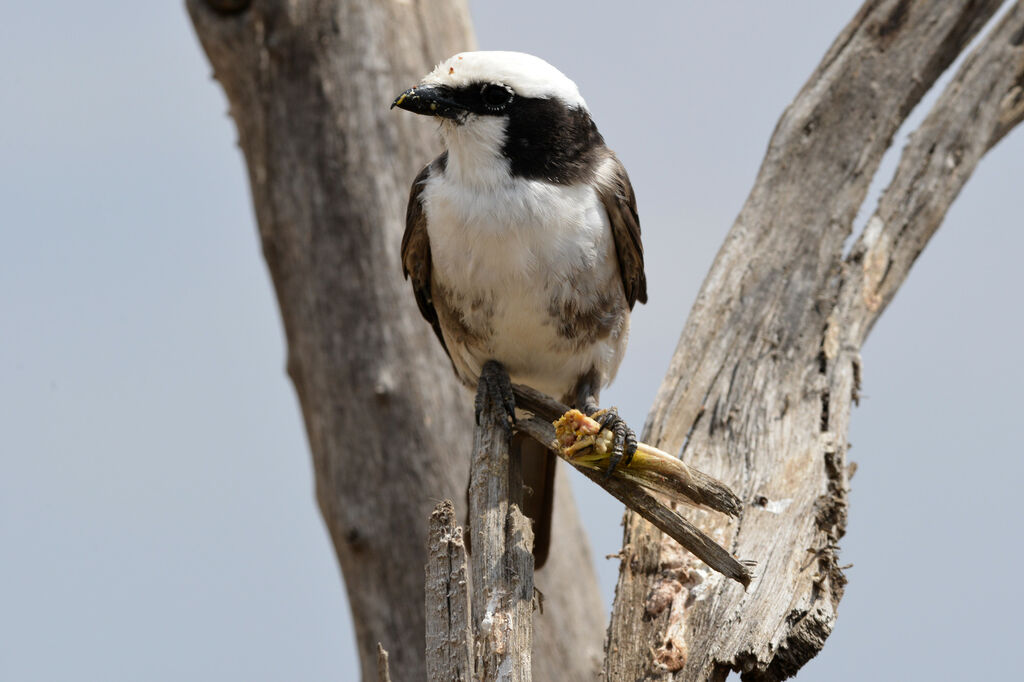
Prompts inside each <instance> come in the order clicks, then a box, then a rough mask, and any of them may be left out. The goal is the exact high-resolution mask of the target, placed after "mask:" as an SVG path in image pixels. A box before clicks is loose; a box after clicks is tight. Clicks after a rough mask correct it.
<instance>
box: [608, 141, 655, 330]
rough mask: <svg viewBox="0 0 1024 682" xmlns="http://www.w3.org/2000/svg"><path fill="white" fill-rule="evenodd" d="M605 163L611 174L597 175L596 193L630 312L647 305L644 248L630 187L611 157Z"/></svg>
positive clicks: (619, 163) (633, 196) (627, 177)
mask: <svg viewBox="0 0 1024 682" xmlns="http://www.w3.org/2000/svg"><path fill="white" fill-rule="evenodd" d="M606 163H608V164H609V165H610V171H611V172H607V171H606V172H603V173H601V174H600V176H599V178H598V182H597V192H598V196H599V197H600V198H601V203H602V204H604V208H605V211H607V212H608V219H609V220H610V222H611V227H612V238H613V239H614V240H615V254H616V255H617V256H618V258H619V271H620V272H621V274H622V287H623V289H624V290H625V292H626V299H627V300H628V301H629V308H630V310H632V309H633V306H634V305H636V302H637V301H640V302H641V303H647V277H646V275H644V247H643V244H642V243H641V242H640V218H639V217H638V216H637V212H636V196H635V195H634V194H633V185H632V184H630V182H629V176H628V175H627V174H626V169H625V168H623V166H622V162H621V161H619V159H618V157H617V156H615V154H612V155H611V157H610V159H609V161H608V162H606Z"/></svg>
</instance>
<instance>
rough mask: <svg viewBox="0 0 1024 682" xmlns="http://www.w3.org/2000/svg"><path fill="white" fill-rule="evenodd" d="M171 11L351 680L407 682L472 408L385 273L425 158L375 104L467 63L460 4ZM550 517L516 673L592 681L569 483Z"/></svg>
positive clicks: (394, 270) (585, 552)
mask: <svg viewBox="0 0 1024 682" xmlns="http://www.w3.org/2000/svg"><path fill="white" fill-rule="evenodd" d="M187 5H188V10H189V13H190V15H191V17H192V21H193V24H194V25H195V28H196V33H197V34H198V36H199V39H200V41H201V43H202V46H203V49H204V50H205V51H206V54H207V56H208V58H209V60H210V63H211V64H212V66H213V72H214V76H215V77H216V78H217V80H218V81H219V82H220V84H221V85H222V86H223V88H224V91H225V93H226V94H227V98H228V102H229V105H230V111H231V115H232V117H233V119H234V121H235V124H236V126H237V128H238V140H239V145H240V147H241V148H242V152H243V153H244V154H245V159H246V162H247V165H248V169H249V181H250V186H251V189H252V198H253V204H254V206H255V210H256V218H257V221H258V222H259V230H260V237H261V240H262V244H263V253H264V256H265V257H266V260H267V264H268V266H269V268H270V273H271V276H272V277H273V281H274V286H275V289H276V292H277V298H278V303H279V305H280V308H281V316H282V319H283V321H284V326H285V332H286V334H287V337H288V373H289V375H290V376H291V378H292V381H293V382H294V385H295V389H296V392H297V394H298V397H299V400H300V402H301V404H302V413H303V416H304V419H305V424H306V431H307V434H308V436H309V442H310V448H311V450H312V452H313V462H314V470H315V474H316V489H317V500H318V502H319V505H320V510H321V512H322V514H323V517H324V520H325V522H326V525H327V528H328V530H329V532H330V534H331V538H332V540H333V542H334V546H335V550H336V552H337V555H338V560H339V563H340V564H341V569H342V572H343V574H344V577H345V584H346V587H347V590H348V596H349V602H350V604H351V607H352V613H353V621H354V623H355V630H356V637H357V640H358V649H359V653H360V659H361V664H362V674H363V679H364V680H367V681H369V680H374V679H376V671H377V644H378V642H380V643H382V644H383V646H384V648H385V649H386V650H387V651H388V653H389V666H390V672H391V675H392V677H393V678H394V679H395V680H415V679H422V678H423V677H424V675H425V660H424V633H425V627H424V616H423V608H422V604H423V598H424V586H423V566H424V564H425V563H426V559H427V554H426V537H427V519H428V518H429V516H430V512H431V509H432V508H433V507H434V505H435V504H436V503H437V502H438V501H439V500H441V499H444V498H450V499H455V500H462V499H464V493H465V489H466V480H467V477H468V470H469V458H470V446H471V443H472V436H471V429H470V425H471V422H472V407H471V406H470V405H471V396H469V395H468V393H466V392H465V391H464V389H462V388H461V387H460V386H458V385H457V383H456V381H455V379H454V376H453V373H452V371H451V366H450V364H449V362H448V360H447V358H445V356H444V352H443V351H442V350H441V348H440V347H439V345H438V344H437V342H436V340H435V339H434V338H433V337H432V334H431V332H430V328H429V326H428V325H426V324H424V323H423V320H422V319H420V316H419V313H418V311H417V310H416V306H415V303H414V302H413V298H412V296H411V295H410V292H409V291H408V285H407V284H406V283H405V282H404V281H402V277H401V265H400V260H399V255H398V251H399V245H400V243H401V238H402V230H403V228H404V218H405V201H406V198H407V196H408V192H409V185H410V183H411V181H412V178H413V177H415V175H416V173H417V172H418V171H419V169H420V168H421V167H422V166H423V164H424V163H426V162H427V161H428V160H429V159H431V158H433V157H434V156H436V155H437V153H438V151H439V150H438V148H437V147H438V146H439V145H438V143H437V141H436V139H435V137H434V134H433V130H432V128H431V127H430V125H429V123H428V122H425V121H418V120H415V119H416V117H411V116H390V115H389V112H388V105H389V104H390V102H391V100H392V99H393V98H394V97H395V95H396V94H398V93H399V92H401V91H402V90H404V89H405V88H407V87H409V86H410V85H411V84H413V83H416V82H417V81H418V80H419V79H420V78H421V77H422V76H423V74H424V73H426V72H427V71H428V70H429V69H430V68H431V67H432V66H433V65H434V64H435V63H436V62H437V61H438V60H440V59H442V58H444V57H447V56H449V55H451V54H454V53H455V52H458V51H460V50H465V49H470V48H471V47H472V45H473V36H472V32H471V29H470V26H469V20H468V12H467V10H466V7H465V4H464V2H462V1H461V0H435V1H433V2H430V3H429V4H428V3H415V2H376V1H374V0H293V1H291V2H276V1H273V0H188V2H187ZM555 507H556V509H555V524H556V525H555V528H554V529H553V531H552V532H553V533H554V537H553V540H552V541H553V542H554V543H555V546H557V547H558V548H559V551H558V552H556V553H555V554H554V556H552V558H551V561H549V562H548V564H547V566H546V567H545V569H544V570H543V571H541V572H540V573H538V575H537V586H538V588H539V589H540V590H541V591H542V592H544V594H545V595H547V601H546V604H545V607H546V608H545V615H544V617H543V618H541V619H538V622H537V625H536V637H537V646H536V647H535V650H534V653H533V663H534V666H535V667H534V673H535V676H536V677H537V679H570V680H585V679H592V678H593V675H594V671H595V670H597V669H598V668H599V667H600V651H601V649H600V647H601V631H600V630H601V628H600V627H594V624H595V623H600V622H602V620H603V617H604V616H603V614H602V612H601V606H600V597H599V593H598V590H597V581H596V578H595V576H594V571H593V567H592V559H591V557H590V552H589V549H588V547H587V544H586V541H585V535H584V533H583V530H582V528H581V527H580V524H579V521H578V518H577V515H576V512H575V508H574V505H573V503H572V497H571V494H570V492H569V486H568V484H567V481H564V480H563V481H561V482H560V484H559V485H558V493H557V496H556V501H555Z"/></svg>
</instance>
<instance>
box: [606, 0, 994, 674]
mask: <svg viewBox="0 0 1024 682" xmlns="http://www.w3.org/2000/svg"><path fill="white" fill-rule="evenodd" d="M999 4H1000V3H999V2H994V1H993V2H984V1H980V2H970V3H947V2H939V1H924V0H890V1H886V0H882V1H876V2H868V3H865V5H864V7H863V8H862V9H861V10H860V12H858V14H857V15H856V16H855V17H854V18H853V20H852V21H851V22H850V24H849V25H848V26H847V27H846V28H845V29H844V30H843V32H842V33H841V34H840V36H839V37H838V38H837V39H836V41H835V42H834V43H833V45H832V47H831V48H830V49H829V50H828V53H827V54H826V55H825V57H824V59H823V60H822V62H821V64H820V65H819V66H818V68H817V69H816V70H815V72H814V73H813V74H812V76H811V78H810V79H809V80H808V82H807V84H806V85H805V86H804V87H803V89H802V90H801V91H800V93H799V94H798V95H797V97H796V99H795V100H794V102H793V103H792V104H791V105H790V106H789V107H788V108H787V110H786V111H785V112H784V114H783V116H782V118H781V120H780V121H779V123H778V125H777V127H776V129H775V131H774V133H773V136H772V139H771V142H770V144H769V148H768V152H767V155H766V158H765V160H764V163H763V165H762V167H761V170H760V172H759V174H758V177H757V180H756V182H755V185H754V188H753V190H752V191H751V193H750V195H749V197H748V199H747V202H746V204H745V205H744V207H743V209H742V210H741V212H740V214H739V217H738V218H737V220H736V223H735V224H734V226H733V228H732V230H731V231H730V233H729V235H728V236H727V238H726V241H725V244H724V245H723V247H722V249H721V250H720V251H719V254H718V256H717V257H716V260H715V262H714V264H713V265H712V268H711V271H710V272H709V274H708V276H707V279H706V280H705V282H704V285H703V287H702V289H701V292H700V294H699V296H698V299H697V302H696V304H695V306H694V308H693V310H692V311H691V314H690V317H689V319H688V321H687V324H686V326H685V328H684V331H683V334H682V337H681V338H680V342H679V345H678V347H677V350H676V353H675V355H674V357H673V360H672V364H671V368H670V371H669V373H668V376H667V377H666V379H665V381H664V383H663V384H662V387H661V390H660V391H659V394H658V397H657V399H656V401H655V404H654V407H653V409H652V411H651V414H650V417H649V419H648V423H647V425H646V427H645V430H644V435H643V436H642V439H643V440H645V441H647V442H650V443H652V444H654V445H656V446H657V447H660V448H661V449H663V450H666V451H668V452H677V453H680V454H681V456H682V457H683V459H684V460H685V461H687V463H689V464H691V465H693V466H694V467H696V468H699V469H701V470H703V471H706V472H707V473H709V474H710V475H712V476H715V477H716V478H719V479H720V480H722V481H724V482H725V483H726V484H728V485H730V486H731V487H732V488H733V489H734V490H735V491H736V492H737V493H738V494H739V495H740V496H741V497H742V498H744V500H746V502H747V506H746V509H745V511H744V513H743V514H742V515H741V516H740V517H739V519H737V520H735V521H729V520H728V519H726V518H725V517H722V516H720V515H713V514H708V513H703V512H698V513H697V517H698V518H697V522H698V525H699V526H700V527H701V528H702V529H703V530H704V531H705V532H706V533H708V534H709V535H710V536H711V537H712V538H714V539H715V540H716V541H717V542H719V543H720V544H724V545H725V546H726V547H729V548H730V549H731V551H732V552H733V553H735V554H737V555H739V556H743V557H744V558H750V559H753V560H756V561H757V562H758V567H757V575H756V577H755V579H754V581H753V583H752V584H751V588H750V590H749V591H748V592H746V593H744V592H743V591H742V589H741V588H739V587H738V586H736V585H735V584H733V583H730V582H728V581H725V580H722V579H721V578H720V577H719V576H717V574H714V573H710V572H707V571H706V569H704V568H703V567H702V566H700V565H699V564H697V563H696V562H695V561H694V560H693V558H692V557H690V556H688V555H684V554H682V553H680V552H679V551H678V550H677V548H676V546H675V544H674V543H668V542H666V541H665V539H664V538H663V536H662V535H661V533H660V532H658V531H657V530H655V529H653V528H652V527H651V526H650V525H649V524H648V523H646V522H645V521H642V520H641V519H639V518H637V517H636V516H635V515H633V514H629V515H627V518H626V528H625V533H624V543H623V551H622V554H623V560H622V565H621V569H620V576H619V582H618V587H617V593H616V600H615V605H614V609H613V614H612V621H611V625H610V629H609V652H608V658H607V661H606V669H605V672H606V675H607V678H608V679H611V680H620V679H626V680H635V679H649V678H658V679H660V678H663V677H664V678H670V677H671V678H673V679H677V680H708V679H711V680H721V679H724V678H725V677H726V675H727V674H728V671H729V670H730V669H733V670H738V671H741V672H742V673H743V679H745V680H777V679H784V678H786V677H788V676H790V675H792V674H794V673H795V672H796V671H797V670H798V669H799V668H800V667H801V666H802V665H803V664H804V663H805V662H806V661H807V660H808V659H809V658H811V657H813V656H814V655H815V654H816V653H817V652H818V651H819V650H820V649H821V647H822V646H823V645H824V641H825V638H826V637H827V636H828V634H829V633H830V632H831V629H832V626H833V624H834V622H835V618H836V607H837V605H838V602H839V599H840V598H841V596H842V592H843V587H844V585H845V577H844V576H843V574H842V571H841V570H840V569H839V565H838V561H837V549H838V546H837V543H838V540H839V538H840V537H842V535H843V532H844V530H845V524H846V512H847V509H846V505H847V499H846V493H847V485H848V480H847V470H846V462H845V453H846V449H847V435H848V431H849V414H850V409H851V405H852V403H853V401H854V400H855V398H856V391H857V388H858V385H859V380H860V358H859V350H860V343H861V342H862V341H863V333H866V331H867V329H868V328H869V326H868V324H869V321H868V320H864V322H863V323H862V324H861V325H860V329H861V331H862V332H863V333H861V334H859V335H858V334H852V332H851V329H850V325H851V321H850V320H849V319H848V317H849V315H850V314H851V310H850V308H849V306H847V307H845V308H844V307H843V305H842V304H841V303H840V302H841V301H842V300H844V292H846V291H848V290H849V291H853V289H850V287H851V285H850V284H847V281H848V280H850V276H851V272H853V271H854V270H856V269H857V268H860V267H861V265H860V264H859V263H852V262H846V261H844V258H843V245H844V242H845V240H846V239H847V237H848V236H849V235H850V233H851V231H852V224H853V220H854V217H855V216H856V213H857V210H858V208H859V207H860V205H861V203H862V202H863V200H864V196H865V194H866V192H867V189H868V186H869V183H870V181H871V178H872V177H873V175H874V174H875V172H876V170H877V168H878V165H879V162H880V161H881V157H882V154H883V153H884V151H885V150H886V148H887V147H888V146H889V144H890V142H891V139H892V136H893V135H894V133H895V132H896V130H897V129H898V128H899V126H900V124H901V123H902V122H903V120H904V119H905V117H906V116H907V114H908V113H909V111H910V110H911V109H912V108H913V106H914V105H915V104H916V103H917V102H918V101H919V99H920V98H921V96H922V95H923V94H924V92H926V91H927V90H928V88H929V87H931V85H932V84H933V83H934V82H935V79H936V78H937V77H938V76H939V75H940V74H941V73H942V71H943V70H944V69H945V68H947V67H948V65H949V64H951V63H952V61H953V60H954V59H955V58H956V56H957V55H958V54H959V53H960V52H961V50H963V49H964V47H965V45H966V44H967V43H968V42H969V41H970V39H971V38H972V37H973V36H974V35H976V34H977V32H978V31H979V30H980V29H981V27H982V26H983V25H984V23H985V22H986V21H987V20H988V19H989V18H990V17H991V16H992V14H993V13H994V12H995V10H996V9H997V8H998V6H999ZM1004 42H1007V41H1004ZM965 68H966V65H965ZM996 80H997V81H998V82H993V83H989V84H988V85H987V86H983V87H989V88H991V94H992V97H993V98H994V101H995V102H996V103H997V104H998V102H999V98H998V96H997V95H1002V94H1004V93H1005V92H1007V90H1006V87H1007V83H1006V81H1005V79H1004V78H996ZM972 96H973V97H975V98H977V97H978V96H981V95H979V93H977V92H975V93H974V95H972ZM982 97H983V98H986V97H987V96H982ZM997 108H998V107H997ZM1009 108H1012V107H1009ZM1009 108H1008V107H1003V108H1002V109H1000V110H1007V109H1009ZM992 134H994V133H993V131H992V130H988V131H982V132H981V133H980V136H981V140H982V141H983V142H987V141H988V140H990V139H991V136H992ZM983 150H984V145H982V153H983ZM965 158H966V157H965ZM958 163H962V162H958ZM940 166H941V164H940ZM967 173H968V174H969V171H967ZM920 182H921V178H915V181H914V183H912V184H916V183H920ZM944 182H945V181H944ZM953 184H955V181H954V182H953ZM933 189H936V190H938V191H939V193H940V194H941V195H943V196H944V197H945V198H943V199H938V200H937V202H938V203H939V204H944V205H948V202H949V201H951V200H952V196H955V191H952V192H951V191H950V190H951V185H944V186H943V187H941V188H933ZM893 191H894V192H895V193H897V194H896V195H894V196H900V197H906V196H907V195H908V189H906V188H904V189H894V190H893ZM928 191H929V190H925V193H928ZM943 212H944V210H943ZM937 215H938V219H941V212H940V213H938V214H937ZM920 217H921V216H920V214H914V215H908V218H909V220H910V221H911V222H914V221H916V220H919V219H920ZM896 222H897V223H898V222H899V221H896ZM889 224H890V220H889V219H884V220H883V225H889ZM935 224H936V225H937V222H936V223H935ZM892 229H894V230H897V231H898V230H899V229H900V228H899V227H898V226H897V225H896V224H893V226H892ZM908 236H909V235H908ZM925 239H926V237H925ZM917 247H923V242H918V243H917ZM909 250H910V251H911V252H913V251H914V248H913V247H912V248H910V249H909ZM918 251H919V248H918ZM914 255H915V256H916V253H914ZM910 260H912V259H910ZM894 262H895V261H894ZM886 263H887V264H888V263H889V260H887V261H886ZM899 267H900V266H897V269H899ZM906 267H909V263H908V264H907V266H906ZM861 269H863V268H861ZM904 274H905V273H904ZM896 286H898V283H896ZM862 290H863V288H861V289H860V290H858V291H862ZM862 298H863V297H862ZM881 299H882V300H885V294H884V293H883V294H881ZM879 305H880V304H879ZM879 310H880V308H879Z"/></svg>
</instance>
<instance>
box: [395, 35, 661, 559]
mask: <svg viewBox="0 0 1024 682" xmlns="http://www.w3.org/2000/svg"><path fill="white" fill-rule="evenodd" d="M391 106H392V108H395V107H398V108H399V109H403V110H406V111H409V112H413V113H415V114H421V115H424V116H430V117H432V118H434V119H436V121H437V122H438V123H439V132H440V138H441V141H442V143H443V145H444V151H443V152H442V153H441V154H440V156H438V157H437V158H435V159H434V160H433V161H431V162H430V163H428V164H427V165H426V166H425V167H424V168H423V170H422V171H421V172H420V173H419V174H418V175H417V176H416V178H415V180H414V181H413V183H412V188H411V191H410V196H409V203H408V207H407V211H406V227H405V233H404V235H403V237H402V245H401V259H402V271H403V274H404V276H405V277H406V278H407V279H409V280H410V281H411V284H412V289H413V293H414V295H415V298H416V302H417V304H418V306H419V310H420V312H421V313H422V315H423V317H424V318H426V320H427V321H428V322H429V323H430V324H431V325H432V326H433V330H434V333H435V334H436V335H437V339H438V340H439V341H440V343H441V346H442V347H443V348H444V350H445V351H446V353H447V354H448V357H449V359H450V360H451V363H452V366H453V368H454V370H455V374H456V375H457V377H458V379H459V380H460V381H461V382H462V383H463V384H465V385H466V386H467V387H470V388H472V387H475V386H477V385H478V383H479V382H480V380H481V377H483V378H484V381H485V382H487V383H488V384H489V385H492V386H495V385H496V386H498V387H499V388H498V389H497V390H499V391H500V392H503V393H507V394H509V395H510V394H511V387H510V385H509V381H511V382H515V383H521V384H526V385H528V386H530V387H532V388H534V389H536V390H539V391H542V392H543V393H546V394H548V395H550V396H552V397H555V398H561V400H562V402H564V403H566V404H569V405H573V406H575V407H577V408H578V409H580V410H581V411H583V412H585V413H586V414H588V415H594V414H596V413H598V411H599V402H598V399H599V394H600V391H601V389H602V388H604V387H605V386H606V385H607V384H608V383H610V382H611V380H612V379H613V378H614V377H615V374H616V372H617V370H618V368H619V365H620V363H621V362H622V358H623V355H624V354H625V350H626V343H627V340H628V336H629V319H630V313H631V311H632V310H633V308H634V306H635V304H636V303H637V302H640V303H646V302H647V280H646V276H645V273H644V258H643V246H642V243H641V240H640V222H639V217H638V214H637V207H636V199H635V195H634V192H633V187H632V185H631V184H630V180H629V176H628V175H627V174H626V170H625V168H624V167H623V165H622V163H621V162H620V161H619V159H618V157H617V156H616V155H615V153H614V152H612V151H611V150H610V149H609V148H608V146H607V145H606V144H605V141H604V138H603V137H602V136H601V134H600V133H599V132H598V129H597V126H596V124H595V123H594V120H593V117H592V116H591V113H590V109H589V108H588V107H587V104H586V102H585V101H584V99H583V97H582V96H581V95H580V92H579V88H578V87H577V86H576V84H575V83H574V82H573V81H572V80H570V79H569V78H568V77H567V76H565V75H564V74H563V73H562V72H561V71H559V70H558V69H556V68H555V67H554V66H552V65H551V64H549V63H548V62H546V61H544V60H543V59H541V58H539V57H536V56H533V55H529V54H524V53H521V52H499V51H480V52H462V53H459V54H456V55H454V56H452V57H450V58H448V59H446V60H444V61H442V62H441V63H440V64H438V65H437V66H436V67H435V68H434V69H433V70H432V71H431V72H430V73H428V74H427V75H426V76H424V77H423V79H422V80H421V81H420V82H419V83H418V84H417V85H415V86H413V87H411V88H409V89H407V90H405V91H404V92H402V93H401V94H400V95H398V97H396V98H395V100H394V102H393V103H392V105H391ZM506 402H507V401H506ZM601 415H602V416H601V422H602V424H603V426H604V427H605V428H609V429H611V430H612V431H613V432H614V434H615V439H614V452H613V456H612V465H611V468H610V469H609V474H610V473H611V470H612V469H614V467H615V466H616V465H617V464H618V463H619V462H620V461H621V460H623V459H624V460H625V462H627V463H628V461H629V458H630V457H631V456H632V453H633V451H635V449H636V437H635V434H634V433H633V432H632V430H631V429H629V427H628V426H627V425H626V424H625V422H623V421H622V420H621V419H620V418H619V417H618V415H617V413H615V411H614V410H609V411H606V412H603V413H601ZM509 417H510V419H513V420H514V418H515V417H514V413H513V414H510V415H509ZM517 435H518V434H517ZM513 450H514V451H515V450H518V452H519V455H520V456H521V458H522V472H523V481H524V501H523V511H524V513H525V514H526V516H527V517H529V518H530V519H531V520H532V522H533V525H534V535H535V544H534V559H535V565H536V567H537V568H540V567H541V566H542V565H543V563H544V561H545V560H546V558H547V556H548V552H549V545H550V532H551V513H552V501H553V499H554V497H553V495H554V475H555V463H556V461H557V460H556V458H555V457H554V456H553V455H549V453H548V452H547V451H546V450H545V449H544V448H543V446H540V445H539V444H538V443H536V442H535V441H531V440H528V439H526V438H525V437H522V438H519V439H518V441H517V440H515V439H514V440H513Z"/></svg>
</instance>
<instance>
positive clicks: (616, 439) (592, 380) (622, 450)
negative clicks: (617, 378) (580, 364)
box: [576, 370, 636, 480]
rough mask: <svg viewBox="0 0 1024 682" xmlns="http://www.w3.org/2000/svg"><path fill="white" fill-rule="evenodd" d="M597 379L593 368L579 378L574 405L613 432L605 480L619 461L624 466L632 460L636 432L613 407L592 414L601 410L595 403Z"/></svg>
mask: <svg viewBox="0 0 1024 682" xmlns="http://www.w3.org/2000/svg"><path fill="white" fill-rule="evenodd" d="M599 381H600V379H599V377H598V376H597V372H595V371H594V370H591V371H589V372H587V373H586V374H585V375H584V376H583V377H581V378H580V380H579V382H578V383H577V385H576V405H577V407H578V409H580V410H581V411H582V412H583V413H584V414H585V415H587V416H588V417H592V418H594V419H596V420H597V422H598V423H599V424H600V425H601V428H602V429H607V430H609V431H611V432H612V434H613V436H612V451H611V456H610V460H611V461H610V462H609V464H608V470H607V471H606V472H605V473H604V478H605V480H608V479H609V478H610V477H611V475H612V472H613V471H615V467H617V466H619V463H620V462H624V466H629V463H630V462H632V461H633V455H634V454H636V434H635V433H634V432H633V429H631V428H629V425H628V424H626V422H625V421H624V420H623V419H622V417H620V416H619V413H618V411H617V410H616V409H615V408H614V407H612V408H609V409H607V410H604V411H603V414H601V415H600V416H596V417H595V416H594V415H595V414H597V413H598V412H601V411H602V410H601V408H600V407H599V406H598V404H597V392H598V389H599V386H600V383H599Z"/></svg>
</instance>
